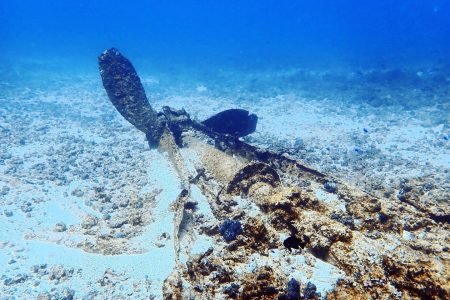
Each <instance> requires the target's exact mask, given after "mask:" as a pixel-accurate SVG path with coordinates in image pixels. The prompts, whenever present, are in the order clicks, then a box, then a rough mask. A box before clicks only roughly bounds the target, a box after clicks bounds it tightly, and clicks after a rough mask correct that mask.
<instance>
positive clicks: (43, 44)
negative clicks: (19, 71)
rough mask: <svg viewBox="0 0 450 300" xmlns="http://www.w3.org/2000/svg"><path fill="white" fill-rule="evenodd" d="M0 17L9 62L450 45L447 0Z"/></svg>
mask: <svg viewBox="0 0 450 300" xmlns="http://www.w3.org/2000/svg"><path fill="white" fill-rule="evenodd" d="M0 20H1V25H0V36H1V42H0V59H1V61H3V62H7V63H8V64H13V63H14V62H15V61H19V60H35V61H59V60H62V61H64V66H63V68H64V69H66V70H70V69H71V68H86V69H87V70H93V69H95V68H96V65H95V64H96V57H97V56H98V54H99V53H100V52H101V51H103V50H104V49H106V48H109V47H112V46H114V47H117V48H119V49H120V50H121V51H123V52H124V53H126V54H127V55H128V56H130V57H133V59H134V60H139V59H141V60H142V61H143V60H145V61H149V62H151V63H152V64H153V65H155V66H160V67H162V68H167V67H174V66H180V65H182V66H190V67H192V66H193V67H196V66H197V67H200V66H206V67H235V68H241V69H242V68H243V69H254V68H273V67H275V68H285V67H287V68H288V67H293V66H294V67H295V66H324V65H325V66H328V65H351V66H369V67H379V66H390V65H399V64H424V63H426V64H439V63H440V64H442V63H445V62H446V59H447V57H446V56H448V53H450V1H447V0H433V1H431V0H429V1H427V0H398V1H391V0H377V1H374V0H368V1H360V0H358V1H357V0H315V1H300V0H261V1H255V0H252V1H249V0H227V1H207V0H196V1H194V0H189V1H161V0H159V1H153V0H150V1H143V0H137V1H123V0H95V1H92V0H78V1H73V0H70V1H69V0H59V1H58V0H42V1H36V0H21V1H13V0H9V1H7V0H5V1H1V2H0ZM4 67H7V64H6V63H4Z"/></svg>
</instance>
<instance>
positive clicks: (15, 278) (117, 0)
mask: <svg viewBox="0 0 450 300" xmlns="http://www.w3.org/2000/svg"><path fill="white" fill-rule="evenodd" d="M111 47H114V48H116V49H119V50H120V51H121V53H122V54H123V55H125V56H126V57H127V58H128V59H129V60H130V61H131V62H132V63H133V65H134V67H135V68H136V71H137V72H138V74H139V76H140V77H141V82H142V84H143V86H144V88H145V91H146V93H147V97H148V99H149V101H150V104H151V105H152V106H153V108H155V109H156V110H157V111H161V109H162V107H163V106H171V107H174V108H177V109H182V108H184V109H185V110H186V111H187V113H189V114H190V116H191V118H192V119H194V120H197V121H202V120H205V119H207V118H208V117H210V116H212V115H214V114H216V113H218V112H220V111H223V110H225V109H231V108H242V109H246V110H248V111H250V112H251V113H254V114H256V115H257V116H258V125H257V128H256V131H255V132H254V133H252V134H250V135H248V136H245V137H243V138H242V140H243V141H245V142H247V143H250V144H251V145H253V146H256V147H259V148H261V149H267V150H270V151H275V152H277V153H281V154H283V155H285V156H288V157H290V158H292V159H297V160H299V161H301V162H302V163H305V164H307V165H308V166H311V167H312V168H314V169H317V170H319V171H320V172H323V173H325V174H329V175H331V176H334V177H335V178H339V180H342V181H343V182H347V183H348V184H350V185H351V186H354V187H355V188H359V189H361V190H363V191H366V192H368V193H370V195H374V197H380V198H382V199H385V200H386V201H391V202H392V203H394V202H396V201H400V202H403V203H408V205H410V206H411V207H413V208H414V209H417V210H418V211H420V212H421V213H422V214H425V215H426V216H429V217H430V218H431V219H432V220H433V221H432V222H436V223H433V224H440V226H441V225H442V226H447V227H448V223H449V216H450V205H449V199H450V175H449V174H450V125H449V122H450V60H449V58H448V57H449V53H450V2H449V1H447V0H434V1H433V0H428V1H420V0H408V1H407V0H398V1H388V0H378V1H372V0H368V1H355V0H347V1H344V0H333V1H332V0H317V1H294V0H277V1H275V0H274V1H271V0H261V1H248V0H240V1H237V0H228V1H206V0H197V1H194V0H186V1H182V0H174V1H154V0H149V1H144V0H137V1H124V0H108V1H107V0H96V1H88V0H79V1H68V0H60V1H57V0H41V1H33V0H22V1H13V0H9V1H8V0H4V1H1V2H0V266H1V267H0V299H35V298H39V297H40V298H39V299H72V298H76V299H149V298H152V297H153V298H154V299H162V297H163V296H162V295H163V292H162V286H163V284H164V282H165V279H166V278H168V277H169V276H170V275H171V273H172V270H173V269H174V268H176V266H178V265H177V264H178V263H179V261H178V260H179V259H180V260H181V261H183V259H185V260H186V259H187V258H177V259H176V258H175V257H177V253H176V251H175V250H174V249H173V247H171V243H172V242H173V241H174V239H175V237H173V236H172V234H173V231H174V229H173V226H174V224H173V222H174V217H173V214H172V213H173V212H171V209H173V207H172V206H171V203H172V202H173V201H174V200H175V199H177V196H178V194H179V192H180V186H181V185H182V179H181V178H180V176H179V174H178V175H177V170H176V168H175V167H174V166H173V164H171V162H170V161H169V159H168V157H167V156H166V155H165V154H164V153H161V152H158V151H156V150H154V149H149V147H148V144H147V142H146V140H145V135H143V134H142V133H141V132H139V131H138V130H136V129H135V128H134V127H133V126H132V125H130V124H129V123H128V122H127V121H126V120H124V119H123V118H122V116H121V115H120V114H118V113H117V111H116V110H115V108H114V106H113V105H112V104H111V102H110V101H109V100H108V96H107V94H106V92H105V90H104V88H103V85H102V81H101V78H100V75H99V67H98V57H99V55H100V54H101V53H102V52H103V51H104V50H106V49H109V48H111ZM189 155H190V154H189ZM416 190H417V195H419V196H417V198H414V199H415V200H413V202H411V201H409V200H407V199H406V198H405V197H406V196H405V194H408V193H409V194H408V195H410V194H411V193H413V192H414V191H416ZM412 191H413V192H412ZM192 194H193V195H196V197H197V200H198V199H202V197H203V196H202V195H197V194H201V192H200V191H196V190H195V189H194V190H193V191H192ZM318 197H319V196H318ZM319 198H320V197H319ZM327 199H328V198H327ZM333 199H334V198H333ZM405 199H406V200H405ZM324 201H325V200H324ZM327 201H328V200H327ZM333 201H334V200H333ZM333 201H331V202H333ZM408 201H409V202H408ZM198 202H199V203H200V204H199V207H200V208H199V209H200V210H201V212H202V213H203V214H205V215H206V216H209V214H211V212H210V209H209V208H205V207H207V206H208V205H205V207H203V206H202V204H201V203H202V202H201V201H200V200H198ZM325 202H326V201H325ZM205 203H207V202H205ZM326 203H328V204H329V202H326ZM171 207H172V208H171ZM249 207H250V206H249ZM249 209H250V208H249ZM344 210H345V209H344ZM143 212H145V213H143ZM393 214H396V212H393ZM136 215H139V218H138V219H139V220H138V221H136ZM141 215H142V216H141ZM405 222H406V221H405ZM430 222H431V221H430ZM447 227H442V228H447ZM405 230H406V229H405ZM397 233H398V232H397ZM413 235H414V233H411V234H410V233H408V234H403V238H405V239H408V241H409V240H411V239H413V238H412V237H411V236H413ZM405 236H407V238H406V237H405ZM424 237H425V234H424V235H421V236H420V237H419V234H418V233H417V237H416V238H417V239H422V238H423V239H425V238H424ZM433 237H436V239H438V240H439V239H440V240H444V241H447V243H448V238H449V237H448V232H447V235H445V234H441V235H439V234H436V235H433ZM198 241H199V242H198V245H197V244H196V245H197V246H198V248H196V247H197V246H195V247H194V246H193V248H195V251H198V253H203V252H205V251H206V250H207V249H208V247H209V246H211V245H215V243H216V242H217V240H214V237H209V236H208V237H205V238H204V240H201V239H200V238H199V239H198ZM214 241H216V242H214ZM430 243H431V242H430ZM381 244H382V243H381ZM438 244H439V243H438ZM417 247H418V246H417ZM417 247H416V248H417ZM436 247H438V246H436ZM439 247H441V248H442V247H444V245H440V246H439ZM386 248H388V247H387V246H386ZM412 248H414V247H412ZM441 248H439V249H441ZM444 248H445V247H444ZM414 249H415V248H414ZM433 249H434V248H433ZM192 251H194V250H192ZM195 251H194V252H195ZM202 251H203V252H202ZM433 251H434V252H433ZM439 251H441V250H439ZM442 251H443V252H444V253H445V252H446V254H442V253H441V252H438V251H437V250H435V249H434V250H429V253H434V254H433V255H436V257H438V258H439V259H441V260H443V261H447V262H448V244H447V250H446V251H444V250H442ZM194 252H192V253H194ZM375 252H376V251H375ZM195 253H197V252H195ZM283 255H284V254H283ZM427 255H428V254H427ZM430 255H431V254H430ZM305 257H306V256H305ZM430 257H431V256H430ZM302 259H303V258H301V259H299V261H300V262H298V263H299V264H300V265H301V266H303V265H305V264H308V263H307V262H308V261H309V260H308V258H305V259H304V260H306V261H307V262H305V261H304V260H302ZM317 260H318V263H317V264H316V265H315V266H312V267H311V268H312V269H311V271H310V272H309V273H308V272H306V271H305V272H306V273H308V274H309V275H305V274H306V273H305V274H302V275H298V274H297V273H296V274H297V275H298V277H296V278H297V280H299V281H301V282H302V286H303V284H306V282H311V283H313V284H314V285H315V286H316V287H317V291H318V292H320V293H321V296H325V295H326V293H327V292H330V291H332V290H333V289H334V288H335V286H336V282H337V281H338V279H339V278H343V277H342V276H344V275H343V273H342V272H343V271H342V270H340V269H339V268H340V267H339V266H338V265H334V264H333V263H331V262H330V261H327V260H323V261H322V260H321V259H320V258H317ZM257 261H258V260H257ZM260 261H264V260H263V259H262V258H261V259H260ZM249 264H250V263H249ZM255 264H256V265H258V263H255ZM280 265H281V263H280ZM310 265H311V264H310ZM313 265H314V264H313ZM446 266H447V267H448V264H447V265H446ZM314 268H315V269H314ZM447 272H448V270H447ZM311 274H313V275H311ZM297 275H296V276H297ZM289 276H294V275H292V274H291V275H289ZM346 276H349V274H346ZM447 276H448V274H447ZM293 278H294V277H293ZM300 279H301V280H300ZM447 279H448V278H447ZM447 284H448V281H447ZM240 292H241V293H242V291H240ZM197 293H199V294H201V291H200V292H199V291H197ZM305 293H306V292H305ZM393 293H394V292H393ZM447 293H448V288H447ZM394 294H395V293H394ZM221 295H222V294H221ZM227 295H230V294H227ZM302 295H303V294H302ZM396 295H397V296H398V295H399V294H398V293H397V294H396ZM403 295H405V294H403ZM417 295H419V296H418V297H419V298H420V297H422V296H423V295H424V294H420V293H419V294H417ZM417 295H415V294H414V295H413V296H417ZM420 295H422V296H420ZM441 295H442V294H441ZM197 296H198V295H197ZM303 296H304V295H303ZM303 296H302V297H303ZM316 296H317V295H316ZM46 297H47V298H46ZM52 297H53V298H52ZM221 297H222V296H220V297H219V296H218V298H217V299H222V298H221ZM230 297H231V296H230ZM236 297H237V296H236ZM231 298H233V297H231ZM198 299H203V298H201V297H199V298H198ZM205 299H206V298H205ZM242 299H247V298H245V297H244V298H242ZM255 299H256V298H255ZM268 299H272V298H268ZM273 299H276V298H273ZM289 299H290V298H289ZM292 299H294V298H292ZM430 299H431V298H430Z"/></svg>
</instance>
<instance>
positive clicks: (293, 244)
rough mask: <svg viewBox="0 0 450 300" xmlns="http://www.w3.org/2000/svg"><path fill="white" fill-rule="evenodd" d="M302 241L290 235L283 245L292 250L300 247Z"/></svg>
mask: <svg viewBox="0 0 450 300" xmlns="http://www.w3.org/2000/svg"><path fill="white" fill-rule="evenodd" d="M300 244H301V241H300V240H299V239H298V238H296V237H295V236H290V237H288V238H287V239H285V240H284V241H283V245H284V246H285V247H286V248H287V249H288V250H289V252H292V249H300Z"/></svg>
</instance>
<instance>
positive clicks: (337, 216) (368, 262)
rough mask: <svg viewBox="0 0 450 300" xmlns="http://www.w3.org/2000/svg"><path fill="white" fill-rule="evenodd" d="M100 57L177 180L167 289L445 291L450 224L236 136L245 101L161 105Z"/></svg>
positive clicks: (168, 295)
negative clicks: (192, 110)
mask: <svg viewBox="0 0 450 300" xmlns="http://www.w3.org/2000/svg"><path fill="white" fill-rule="evenodd" d="M99 64H100V73H101V77H102V80H103V84H104V87H105V89H106V92H107V94H108V96H109V98H110V100H111V102H112V103H113V105H114V106H115V107H116V108H117V110H118V111H119V112H120V114H121V115H122V116H123V117H125V118H126V119H127V120H128V121H129V122H130V123H131V124H133V125H134V126H135V127H136V128H137V129H139V130H141V131H143V132H144V133H145V134H146V136H147V139H148V141H149V144H150V146H151V147H158V148H159V149H160V150H161V151H165V152H167V154H168V157H169V158H170V159H171V161H172V163H173V165H174V167H175V168H176V170H177V172H178V175H179V177H180V180H181V182H182V188H181V191H180V194H179V196H178V198H177V199H174V205H173V207H174V208H175V212H174V222H173V238H172V239H170V243H172V244H170V245H171V246H172V247H173V249H175V254H176V256H175V257H176V258H175V259H176V267H175V268H174V270H173V271H172V274H171V275H170V276H169V277H168V278H167V279H166V281H165V283H164V286H163V287H162V289H163V294H164V298H165V299H320V298H321V297H326V298H327V299H449V298H450V286H449V262H450V260H449V251H448V245H449V241H450V239H449V232H450V231H449V224H448V222H440V220H439V219H436V218H433V216H431V215H429V214H427V213H426V212H424V211H423V210H419V209H417V208H416V207H415V206H414V205H411V204H410V203H409V202H407V201H401V200H398V201H393V200H392V199H384V198H379V197H376V196H374V195H372V194H371V193H370V191H362V190H360V189H357V188H355V187H352V186H350V185H348V184H346V183H344V182H342V181H341V180H339V179H338V178H332V177H331V176H327V175H325V174H322V173H321V172H319V171H317V170H314V169H313V168H311V167H308V166H306V165H304V164H302V163H301V162H299V161H297V160H294V159H291V158H289V157H288V156H286V155H283V154H279V153H275V152H271V151H267V150H263V149H259V148H256V147H254V146H252V145H249V144H247V143H245V142H243V141H242V140H240V139H239V137H241V136H245V135H247V134H249V133H251V132H253V131H254V130H255V128H256V120H257V118H256V116H254V115H251V114H249V113H248V112H247V111H241V110H231V111H225V112H222V113H219V114H218V115H216V116H214V117H212V118H210V119H208V120H206V121H204V122H196V121H194V120H192V119H191V118H190V116H189V115H188V114H187V113H186V112H185V111H184V110H181V111H180V110H175V109H172V108H170V107H164V108H163V110H162V112H159V113H157V112H156V111H155V110H153V108H152V107H151V106H150V104H149V102H148V100H147V98H146V96H145V92H144V89H143V87H142V84H141V82H140V79H139V77H138V75H137V73H136V71H135V70H134V68H133V66H132V65H131V63H130V62H129V61H128V60H127V59H126V58H125V57H123V56H122V54H120V52H119V51H117V50H116V49H110V50H107V51H105V52H104V53H103V54H102V55H101V56H100V57H99ZM230 120H232V122H229V121H230ZM205 207H206V208H205ZM150 226H151V225H150ZM168 226H169V224H168ZM167 246H169V241H168V244H167ZM199 249H203V250H199ZM149 272H151V270H149Z"/></svg>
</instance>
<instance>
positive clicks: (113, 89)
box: [98, 48, 164, 147]
mask: <svg viewBox="0 0 450 300" xmlns="http://www.w3.org/2000/svg"><path fill="white" fill-rule="evenodd" d="M98 63H99V67H100V75H101V77H102V81H103V86H104V87H105V90H106V93H107V94H108V97H109V99H110V100H111V102H112V104H114V106H115V107H116V109H117V110H118V111H119V113H120V114H121V115H122V116H123V117H124V118H125V119H126V120H127V121H128V122H130V123H131V124H133V125H134V126H135V127H136V128H137V129H139V130H141V131H143V132H144V133H145V134H146V136H147V139H148V143H149V145H150V147H157V146H158V144H159V139H160V138H161V135H162V133H163V129H164V124H163V123H162V122H161V120H159V119H158V115H157V113H156V111H155V110H153V108H152V107H151V106H150V103H149V102H148V99H147V96H146V95H145V91H144V87H143V86H142V83H141V80H140V79H139V76H138V74H137V73H136V70H135V69H134V67H133V65H132V64H131V63H130V61H129V60H128V59H126V58H125V57H124V56H123V55H122V54H120V52H119V51H118V50H116V49H114V48H111V49H108V50H106V51H105V52H103V53H102V54H101V55H100V57H99V58H98Z"/></svg>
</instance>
